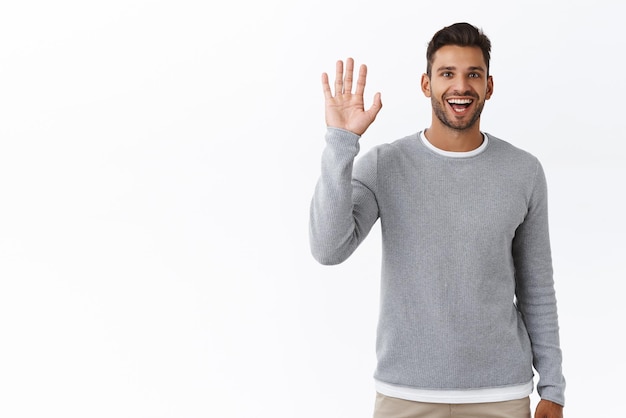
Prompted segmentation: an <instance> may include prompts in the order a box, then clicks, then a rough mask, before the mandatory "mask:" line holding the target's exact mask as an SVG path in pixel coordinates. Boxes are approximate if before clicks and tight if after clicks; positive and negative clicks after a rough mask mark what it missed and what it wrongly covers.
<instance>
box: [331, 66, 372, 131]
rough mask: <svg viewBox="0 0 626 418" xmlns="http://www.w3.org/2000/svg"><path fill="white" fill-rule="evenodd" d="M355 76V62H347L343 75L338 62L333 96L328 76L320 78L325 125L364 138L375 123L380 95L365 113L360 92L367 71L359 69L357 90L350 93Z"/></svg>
mask: <svg viewBox="0 0 626 418" xmlns="http://www.w3.org/2000/svg"><path fill="white" fill-rule="evenodd" d="M353 73H354V60H353V59H352V58H348V59H347V60H346V71H345V74H344V69H343V61H337V67H336V74H335V94H334V95H333V92H332V91H331V89H330V84H329V83H328V74H326V73H323V74H322V88H323V89H324V98H325V103H326V125H327V126H329V127H333V128H341V129H345V130H347V131H350V132H353V133H355V134H357V135H363V133H364V132H365V131H366V130H367V128H368V127H369V126H370V125H371V124H372V122H374V119H376V115H377V114H378V112H379V111H380V109H381V108H382V107H383V104H382V102H381V99H380V93H376V94H375V95H374V103H373V104H372V106H371V107H370V108H369V109H368V110H365V107H364V103H363V91H364V90H365V79H366V78H367V67H366V66H365V65H361V67H360V68H359V77H358V79H357V81H356V90H355V92H354V93H352V81H353Z"/></svg>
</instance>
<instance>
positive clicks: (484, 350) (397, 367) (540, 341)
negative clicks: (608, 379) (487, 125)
mask: <svg viewBox="0 0 626 418" xmlns="http://www.w3.org/2000/svg"><path fill="white" fill-rule="evenodd" d="M490 53H491V43H490V41H489V39H488V38H487V36H485V35H484V34H483V33H482V31H480V30H478V29H477V28H476V27H474V26H472V25H470V24H467V23H457V24H454V25H451V26H449V27H445V28H443V29H442V30H440V31H439V32H437V33H436V34H435V35H434V37H433V39H432V40H431V42H430V43H429V45H428V48H427V71H426V74H424V75H423V76H422V80H421V88H422V91H423V93H424V95H425V96H426V97H428V98H430V100H431V104H432V121H431V124H430V127H428V128H427V129H426V130H424V131H422V132H419V133H417V134H414V135H410V136H408V137H405V138H403V139H400V140H397V141H395V142H392V143H390V144H384V145H380V146H376V147H374V148H373V149H372V150H371V151H369V152H368V153H366V154H365V155H364V156H363V157H361V158H359V159H358V160H357V161H356V163H354V160H355V157H356V155H357V154H358V151H359V138H360V136H361V135H363V133H364V132H365V131H366V130H367V128H368V127H369V126H370V124H371V123H372V122H373V121H374V119H375V118H376V116H377V114H378V112H379V111H380V109H381V108H382V102H381V96H380V93H377V94H376V95H375V96H374V101H373V104H372V106H371V107H370V108H369V109H367V110H365V107H364V102H363V92H364V89H365V81H366V76H367V68H366V67H365V66H364V65H362V66H361V67H360V70H359V74H358V79H357V81H356V89H355V93H353V92H352V88H353V66H354V62H353V60H352V59H348V60H347V61H346V63H345V72H344V64H343V62H341V61H339V62H337V67H336V79H335V92H334V94H333V92H332V91H331V88H330V85H329V81H328V75H327V74H323V75H322V85H323V90H324V96H325V103H326V105H325V108H326V111H325V114H326V123H327V126H328V128H327V134H326V143H327V144H326V148H325V149H324V153H323V156H322V173H321V177H320V179H319V182H318V184H317V186H316V189H315V194H314V196H313V201H312V204H311V221H310V237H311V250H312V253H313V255H314V257H315V258H316V259H317V260H318V261H319V262H320V263H322V264H337V263H340V262H342V261H344V260H345V259H347V258H348V257H349V256H350V254H351V253H352V252H353V251H354V250H355V249H356V247H357V246H358V245H359V244H360V243H361V242H362V241H363V239H365V237H366V236H367V234H368V232H369V231H370V229H371V227H372V226H373V225H374V223H375V222H376V221H377V220H378V219H379V218H380V222H381V231H382V241H383V259H382V264H383V265H382V274H381V280H382V286H381V305H380V317H379V325H378V334H377V344H376V345H377V346H376V353H377V359H378V362H377V367H376V372H375V375H374V377H375V385H376V391H377V398H376V406H375V412H374V417H375V418H394V417H395V418H398V417H439V416H442V417H443V416H446V417H449V416H458V417H461V416H463V417H468V416H472V417H480V418H485V417H507V418H508V417H530V401H529V395H530V393H531V392H532V390H533V366H534V368H535V369H536V370H537V372H538V373H539V377H540V379H539V381H538V384H537V390H538V393H539V395H540V397H541V401H540V402H539V403H538V405H537V409H536V411H535V417H536V418H544V417H545V418H561V417H562V416H563V411H562V408H563V407H562V405H563V404H564V389H565V380H564V378H563V375H562V372H561V350H560V347H559V328H558V317H557V309H556V297H555V292H554V284H553V278H552V261H551V255H550V243H549V235H548V215H547V192H546V181H545V176H544V173H543V170H542V167H541V164H540V163H539V161H538V160H537V159H536V158H535V157H534V156H532V155H530V154H528V153H527V152H525V151H522V150H520V149H518V148H515V147H514V146H512V145H510V144H509V143H507V142H505V141H502V140H500V139H498V138H496V137H494V136H492V135H490V134H487V133H484V132H482V131H481V130H480V115H481V111H482V109H483V106H484V104H485V101H486V100H488V99H489V98H490V97H491V95H492V93H493V79H492V77H491V75H490V74H489V59H490Z"/></svg>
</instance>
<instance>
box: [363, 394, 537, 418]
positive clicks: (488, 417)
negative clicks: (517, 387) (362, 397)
mask: <svg viewBox="0 0 626 418" xmlns="http://www.w3.org/2000/svg"><path fill="white" fill-rule="evenodd" d="M374 418H530V398H529V397H525V398H522V399H518V400H514V401H505V402H488V403H463V404H448V403H427V402H414V401H407V400H404V399H398V398H392V397H390V396H385V395H381V394H380V393H377V394H376V405H375V407H374Z"/></svg>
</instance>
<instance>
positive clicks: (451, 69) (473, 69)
mask: <svg viewBox="0 0 626 418" xmlns="http://www.w3.org/2000/svg"><path fill="white" fill-rule="evenodd" d="M467 69H468V70H469V71H480V72H483V73H484V72H485V69H484V68H483V67H480V66H472V67H468V68H467ZM455 70H456V67H455V66H453V65H447V66H442V67H439V68H437V72H439V71H455Z"/></svg>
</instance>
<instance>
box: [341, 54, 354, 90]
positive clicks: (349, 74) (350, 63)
mask: <svg viewBox="0 0 626 418" xmlns="http://www.w3.org/2000/svg"><path fill="white" fill-rule="evenodd" d="M353 76H354V60H353V59H352V58H348V59H347V60H346V76H345V81H344V83H343V92H344V93H352V78H353Z"/></svg>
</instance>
